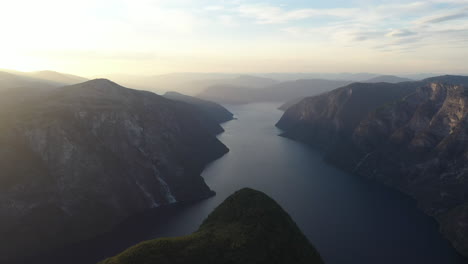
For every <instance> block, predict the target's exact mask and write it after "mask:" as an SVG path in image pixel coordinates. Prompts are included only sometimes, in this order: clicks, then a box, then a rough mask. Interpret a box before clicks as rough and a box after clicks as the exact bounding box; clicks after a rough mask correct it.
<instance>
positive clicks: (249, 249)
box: [100, 189, 323, 264]
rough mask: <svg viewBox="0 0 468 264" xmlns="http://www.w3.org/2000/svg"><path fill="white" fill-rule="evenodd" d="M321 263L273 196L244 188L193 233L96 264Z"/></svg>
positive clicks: (148, 244) (145, 245)
mask: <svg viewBox="0 0 468 264" xmlns="http://www.w3.org/2000/svg"><path fill="white" fill-rule="evenodd" d="M131 263H138V264H146V263H147V264H150V263H171V264H177V263H208V264H209V263H213V264H214V263H220V264H223V263H226V264H227V263H230V264H237V263H239V264H241V263H242V264H244V263H245V264H248V263H252V264H253V263H257V264H261V263H284V264H287V263H309V264H315V263H317V264H319V263H323V262H322V260H321V258H320V255H319V253H318V252H317V251H316V250H315V249H314V247H313V246H312V245H311V244H310V243H309V241H308V240H307V238H306V237H305V236H304V235H303V234H302V232H301V231H300V230H299V228H298V227H297V225H296V224H295V223H294V221H293V220H292V219H291V217H290V216H289V215H288V214H287V213H286V212H285V211H284V210H283V209H282V208H281V207H280V206H279V205H278V204H277V203H276V202H275V201H273V200H272V199H271V198H269V197H268V196H267V195H265V194H264V193H261V192H259V191H255V190H252V189H242V190H240V191H237V192H236V193H234V194H233V195H231V196H230V197H228V198H227V199H226V200H225V201H224V202H223V203H222V204H221V205H220V206H218V207H217V208H216V209H215V210H214V211H213V212H212V213H211V214H210V215H209V216H208V218H207V219H206V220H205V221H204V222H203V224H202V225H201V226H200V228H199V229H198V230H197V231H196V232H195V233H193V234H191V235H188V236H183V237H174V238H161V239H155V240H151V241H147V242H143V243H140V244H138V245H136V246H134V247H131V248H129V249H127V250H126V251H124V252H122V253H121V254H119V255H117V256H115V257H112V258H109V259H107V260H104V261H102V262H100V264H131Z"/></svg>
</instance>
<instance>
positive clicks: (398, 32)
mask: <svg viewBox="0 0 468 264" xmlns="http://www.w3.org/2000/svg"><path fill="white" fill-rule="evenodd" d="M417 34H418V33H417V32H414V31H411V30H407V29H395V30H392V31H390V32H388V33H387V34H385V36H387V37H396V38H401V37H409V36H414V35H417Z"/></svg>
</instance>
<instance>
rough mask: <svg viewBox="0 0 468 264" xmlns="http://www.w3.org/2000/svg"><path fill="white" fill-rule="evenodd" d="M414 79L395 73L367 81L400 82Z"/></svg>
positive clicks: (367, 81)
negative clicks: (395, 74)
mask: <svg viewBox="0 0 468 264" xmlns="http://www.w3.org/2000/svg"><path fill="white" fill-rule="evenodd" d="M411 81H413V80H411V79H408V78H402V77H398V76H394V75H381V76H377V77H374V78H372V79H369V80H366V81H364V82H366V83H379V82H386V83H400V82H411Z"/></svg>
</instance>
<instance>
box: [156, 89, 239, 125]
mask: <svg viewBox="0 0 468 264" xmlns="http://www.w3.org/2000/svg"><path fill="white" fill-rule="evenodd" d="M163 96H164V97H165V98H168V99H171V100H175V101H180V102H185V103H188V104H191V105H194V106H196V107H197V108H198V109H200V111H202V112H204V113H205V114H206V115H208V116H210V117H211V118H212V119H213V120H215V121H216V122H218V123H223V122H226V121H229V120H232V119H233V116H234V115H233V114H232V113H231V112H229V111H228V110H227V109H226V108H224V107H222V106H221V105H219V104H217V103H213V102H210V101H206V100H202V99H199V98H196V97H192V96H187V95H183V94H180V93H177V92H167V93H165V94H164V95H163Z"/></svg>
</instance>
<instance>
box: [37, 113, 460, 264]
mask: <svg viewBox="0 0 468 264" xmlns="http://www.w3.org/2000/svg"><path fill="white" fill-rule="evenodd" d="M276 107H277V105H275V104H250V105H242V106H227V108H228V109H229V110H231V111H232V112H233V113H234V114H235V115H236V117H237V118H238V119H237V120H233V121H230V122H227V123H225V124H224V125H223V126H224V128H225V130H226V132H225V133H223V134H221V135H220V136H219V139H220V140H221V141H222V142H223V143H224V144H226V145H227V146H228V147H229V149H230V150H231V151H230V152H229V153H228V154H226V155H225V156H224V157H222V158H221V159H219V160H217V161H215V162H213V163H212V164H211V165H210V166H208V167H207V168H206V170H205V171H204V172H203V177H204V178H205V180H206V182H207V183H208V185H209V186H210V187H211V188H212V189H213V190H215V191H216V192H217V195H216V196H215V197H213V198H210V199H207V200H204V201H201V202H198V203H193V204H187V205H182V206H176V207H171V208H165V209H162V210H155V211H150V212H147V213H143V214H141V215H139V216H137V217H133V218H132V219H129V220H128V221H127V222H126V223H124V224H122V225H121V226H119V227H118V228H117V229H116V230H114V231H113V232H111V233H109V234H106V235H104V236H102V237H100V238H98V239H95V240H93V241H89V242H87V243H84V244H81V245H77V246H74V247H71V248H67V249H64V250H61V251H60V252H53V254H52V255H50V256H47V257H44V261H47V263H64V262H63V261H64V260H65V259H66V260H67V263H80V264H86V263H90V264H91V263H95V262H96V261H98V260H101V259H103V258H105V257H108V256H112V255H115V254H116V253H118V252H120V251H121V250H123V249H125V248H127V247H128V246H131V245H133V244H135V243H137V242H140V241H143V240H147V239H151V238H156V237H164V236H178V235H185V234H189V233H191V232H193V231H195V230H196V229H197V228H198V226H199V225H200V223H201V222H202V221H203V219H204V218H205V217H206V216H207V215H208V214H209V213H210V212H211V211H212V210H213V209H214V208H215V207H216V206H217V205H219V204H220V203H221V202H222V201H223V200H224V199H225V198H226V197H227V196H229V195H230V194H232V193H233V192H235V191H236V190H238V189H240V188H243V187H251V188H254V189H258V190H261V191H263V192H265V193H267V194H268V195H269V196H271V197H272V198H274V199H275V200H276V201H277V202H278V203H279V204H281V206H283V208H284V209H285V210H286V211H287V212H288V213H289V214H290V215H291V216H292V218H293V219H294V220H295V221H296V222H297V224H298V225H299V227H300V228H301V229H302V231H303V232H304V233H305V235H306V236H307V237H308V238H309V240H310V241H311V242H312V243H313V244H314V245H315V246H316V247H317V249H318V250H319V251H320V253H321V254H322V256H323V258H324V260H325V262H326V263H328V264H345V263H346V264H348V263H356V264H358V263H359V264H386V263H389V264H390V263H392V264H394V263H399V264H406V263H407V264H417V263H424V264H431V263H434V264H435V263H440V264H450V263H466V260H465V259H462V258H461V257H460V256H459V255H458V254H457V253H456V252H455V250H454V249H453V248H452V247H451V246H450V245H449V243H448V242H447V241H446V240H444V239H443V238H442V237H441V235H440V234H439V233H438V230H437V228H438V227H437V224H436V222H435V221H433V219H432V218H430V217H428V216H426V215H424V214H423V213H421V212H420V211H419V210H418V209H417V207H416V204H415V203H414V201H412V200H411V199H409V198H408V197H406V196H405V195H403V194H401V193H399V192H396V191H393V190H391V189H388V188H386V187H383V186H381V185H379V184H376V183H373V182H369V181H367V180H364V179H361V178H359V177H355V176H351V175H349V174H347V173H344V172H342V171H340V170H338V169H335V168H333V167H332V166H330V165H328V164H326V163H324V162H323V160H322V156H321V154H320V153H318V152H316V151H314V150H312V149H310V148H308V147H306V146H304V145H303V144H301V143H297V142H294V141H291V140H289V139H285V138H282V137H279V136H278V134H279V133H280V131H279V130H278V129H277V128H275V127H274V124H275V123H276V122H277V121H278V120H279V118H280V117H281V114H282V112H280V111H278V110H276ZM161 211H163V213H161ZM162 214H163V215H164V217H161V215H162Z"/></svg>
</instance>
